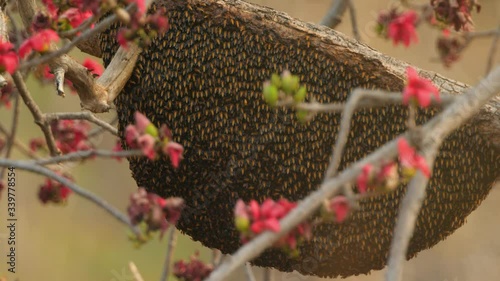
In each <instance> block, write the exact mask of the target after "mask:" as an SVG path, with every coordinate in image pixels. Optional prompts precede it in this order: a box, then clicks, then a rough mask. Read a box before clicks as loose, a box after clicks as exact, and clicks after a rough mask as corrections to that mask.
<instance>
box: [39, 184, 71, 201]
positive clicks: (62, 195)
mask: <svg viewBox="0 0 500 281" xmlns="http://www.w3.org/2000/svg"><path fill="white" fill-rule="evenodd" d="M70 194H71V189H69V188H68V187H67V186H64V185H62V184H61V183H59V182H57V181H54V180H52V179H46V180H45V184H43V185H41V186H40V190H39V191H38V198H39V199H40V201H42V203H43V204H46V203H48V202H52V203H56V204H59V203H64V202H65V201H66V200H67V199H68V197H69V195H70Z"/></svg>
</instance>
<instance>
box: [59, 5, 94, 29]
mask: <svg viewBox="0 0 500 281" xmlns="http://www.w3.org/2000/svg"><path fill="white" fill-rule="evenodd" d="M90 17H92V12H91V11H85V12H82V11H80V10H79V9H77V8H69V9H67V10H66V11H64V13H62V14H61V15H60V16H59V19H66V20H68V22H69V24H70V25H71V27H72V28H76V27H78V26H79V25H80V24H82V22H84V21H85V20H87V19H88V18H90Z"/></svg>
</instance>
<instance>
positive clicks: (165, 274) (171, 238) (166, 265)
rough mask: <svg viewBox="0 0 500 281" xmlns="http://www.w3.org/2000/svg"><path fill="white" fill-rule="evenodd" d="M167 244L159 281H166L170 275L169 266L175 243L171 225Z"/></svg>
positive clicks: (175, 234)
mask: <svg viewBox="0 0 500 281" xmlns="http://www.w3.org/2000/svg"><path fill="white" fill-rule="evenodd" d="M168 238H169V239H168V243H167V256H166V257H165V263H164V264H163V271H162V274H161V278H160V281H166V280H167V278H168V276H169V275H170V264H171V263H172V256H173V254H174V249H175V245H176V243H177V232H176V231H175V227H174V226H173V225H171V226H170V231H169V237H168Z"/></svg>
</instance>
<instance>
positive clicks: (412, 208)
mask: <svg viewBox="0 0 500 281" xmlns="http://www.w3.org/2000/svg"><path fill="white" fill-rule="evenodd" d="M439 145H440V143H432V144H431V146H426V147H425V149H424V150H423V151H422V153H423V155H424V157H425V159H426V161H427V164H428V165H429V168H430V169H431V170H432V165H433V164H434V160H435V158H436V154H437V151H438V148H439ZM428 181H429V179H428V178H427V177H426V176H424V175H423V174H422V173H421V172H418V173H417V175H416V176H415V177H413V179H412V180H411V181H410V183H409V185H408V187H407V192H406V194H405V196H404V198H403V201H402V202H401V205H400V207H399V214H398V219H397V220H396V226H395V228H394V237H393V238H392V243H391V248H390V253H389V261H388V268H389V270H388V271H387V273H386V278H385V279H386V280H387V281H396V280H401V277H402V274H403V262H404V261H405V260H406V250H407V249H408V245H409V243H410V239H411V237H412V236H413V231H414V229H415V222H416V221H417V217H418V214H419V212H420V208H421V207H422V203H423V202H424V199H425V189H426V187H427V183H428Z"/></svg>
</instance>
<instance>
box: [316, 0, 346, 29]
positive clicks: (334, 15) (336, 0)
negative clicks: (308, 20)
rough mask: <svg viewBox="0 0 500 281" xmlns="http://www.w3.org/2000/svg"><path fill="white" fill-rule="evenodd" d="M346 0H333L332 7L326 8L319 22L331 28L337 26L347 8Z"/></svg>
mask: <svg viewBox="0 0 500 281" xmlns="http://www.w3.org/2000/svg"><path fill="white" fill-rule="evenodd" d="M347 2H348V0H333V4H332V7H331V8H330V9H329V10H328V12H327V14H326V15H325V17H324V18H323V19H322V20H321V22H320V24H321V25H324V26H328V27H330V28H332V29H333V28H335V27H337V25H339V23H341V22H342V15H343V14H344V12H345V10H346V9H347Z"/></svg>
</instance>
